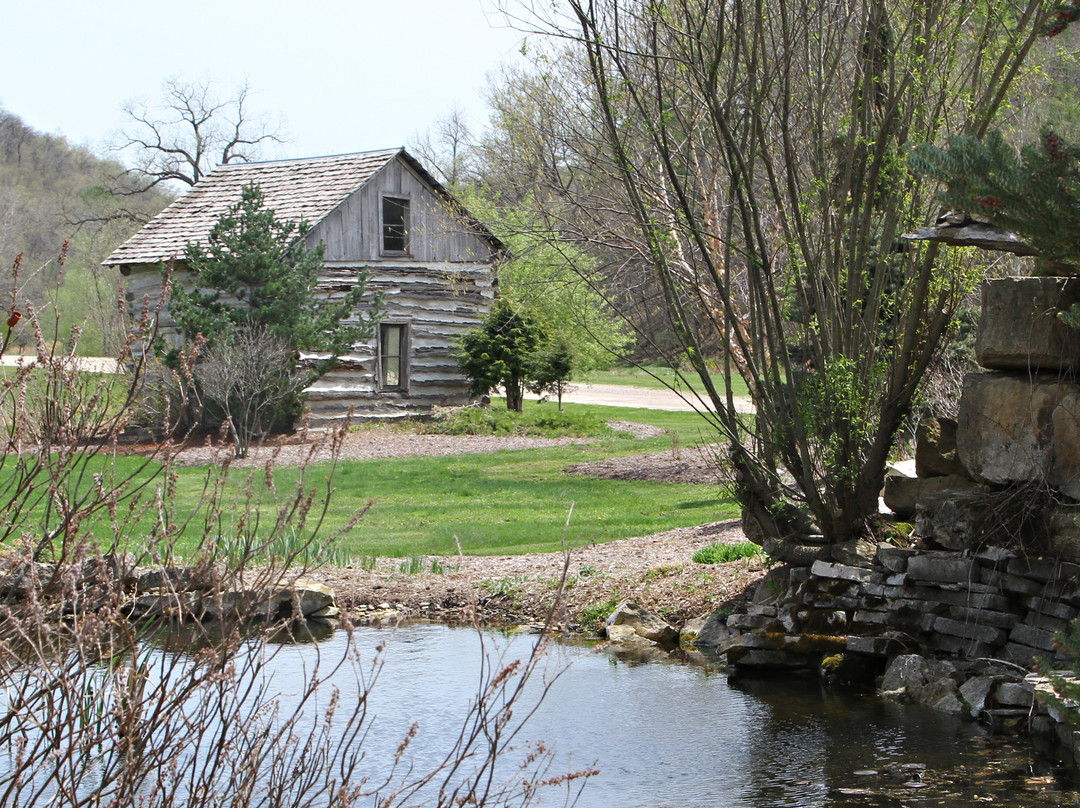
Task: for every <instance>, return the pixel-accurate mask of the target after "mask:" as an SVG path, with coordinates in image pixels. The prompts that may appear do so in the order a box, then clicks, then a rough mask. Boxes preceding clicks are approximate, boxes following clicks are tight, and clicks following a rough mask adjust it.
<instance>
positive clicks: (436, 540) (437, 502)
mask: <svg viewBox="0 0 1080 808" xmlns="http://www.w3.org/2000/svg"><path fill="white" fill-rule="evenodd" d="M527 406H534V407H552V408H554V406H555V405H554V404H550V403H548V404H537V403H535V402H530V403H529V404H528V405H527ZM565 406H566V407H568V408H579V409H581V410H589V411H592V412H594V413H596V414H597V415H599V416H600V417H601V418H604V419H610V418H614V419H619V420H628V421H636V422H640V423H649V424H654V425H656V426H660V427H663V428H665V429H669V430H671V434H666V435H664V436H662V437H656V438H649V439H646V440H634V439H631V438H613V439H606V440H602V441H599V442H596V443H592V444H587V445H574V446H565V447H555V448H548V449H527V450H516V451H501V452H494V453H490V454H472V455H454V456H448V457H413V458H400V459H381V460H364V461H348V462H342V463H339V464H338V466H337V468H336V470H335V473H334V477H333V486H334V494H333V497H332V499H331V503H330V508H329V511H328V513H327V518H326V522H325V524H324V526H323V531H324V535H328V534H329V532H330V531H333V530H335V529H336V528H338V527H340V526H342V525H344V524H345V523H346V522H347V520H348V519H349V517H350V516H351V515H352V514H353V513H354V511H355V510H356V509H358V508H361V507H363V506H364V505H365V504H366V503H367V502H368V501H369V500H370V501H373V505H372V507H371V509H370V510H369V511H368V513H367V515H366V516H365V517H364V519H363V520H362V521H361V522H360V524H359V525H357V526H356V527H355V528H354V529H353V530H352V531H351V532H350V533H349V534H348V535H347V536H346V537H345V538H344V541H343V545H342V547H341V553H340V554H339V555H338V558H339V559H340V558H341V557H342V556H347V557H350V558H362V557H367V556H379V557H388V556H389V557H407V556H418V555H448V554H453V553H456V544H455V541H454V537H455V536H456V537H457V539H458V540H459V541H460V542H461V547H462V549H463V550H464V551H465V552H466V553H469V554H476V555H487V554H513V553H526V552H541V551H553V550H558V549H560V548H561V547H562V542H563V538H564V525H565V524H566V519H567V514H568V513H569V511H570V507H571V504H573V506H574V510H573V516H572V518H571V520H570V525H569V528H568V529H566V531H565V538H566V541H567V543H568V544H570V545H579V544H582V543H586V542H590V541H596V542H601V541H610V540H613V539H620V538H626V537H628V536H638V535H643V534H648V533H653V532H657V531H661V530H666V529H670V528H674V527H683V526H688V525H696V524H702V523H704V522H711V521H715V520H718V519H725V518H730V517H733V516H736V515H737V508H736V506H735V504H734V502H733V501H732V500H731V499H730V497H728V496H727V494H726V493H725V492H724V491H723V490H722V489H721V488H720V487H719V486H717V485H685V484H675V483H654V482H635V481H618V480H605V479H599V478H594V477H585V476H579V475H570V474H567V473H566V472H565V469H566V468H567V467H568V466H571V465H573V464H575V463H581V462H585V461H589V460H599V459H603V458H605V457H611V456H615V455H627V454H637V453H641V452H648V451H667V450H671V449H672V448H673V445H675V444H676V442H677V445H678V446H680V447H687V446H691V445H693V444H696V443H700V442H701V441H703V440H710V441H711V440H715V434H714V433H711V432H710V431H709V430H708V424H707V423H706V422H705V421H704V420H703V419H702V418H701V417H700V416H698V415H696V414H694V413H676V412H665V411H660V410H635V409H629V408H623V407H598V406H587V405H565ZM673 436H677V437H673ZM138 460H139V459H138V458H124V457H121V458H117V461H116V462H117V464H118V467H119V468H121V469H127V468H133V467H134V464H135V463H136V462H138ZM329 472H330V466H329V464H321V465H315V466H312V467H311V468H309V469H308V478H307V485H308V487H311V486H318V485H320V484H322V483H323V482H324V481H325V479H326V476H327V475H328V474H329ZM297 474H298V472H297V470H296V469H289V468H281V469H278V470H277V471H276V472H275V484H276V488H277V490H278V491H281V492H288V491H290V490H292V488H293V487H294V486H295V482H296V479H297ZM206 476H207V470H206V469H205V468H179V469H177V516H178V517H179V519H184V518H185V517H186V516H187V515H188V514H190V513H191V512H192V511H193V510H195V508H196V507H197V506H198V502H199V499H200V497H201V495H202V492H203V489H204V482H205V480H206ZM249 479H251V480H252V481H253V482H254V485H255V487H256V488H257V489H261V486H262V484H263V471H262V469H257V470H255V471H254V473H252V472H250V471H248V470H243V469H236V470H233V471H232V477H231V481H230V483H229V486H230V489H229V493H228V495H227V496H226V500H225V501H226V505H225V508H224V511H225V513H226V521H227V523H228V525H227V527H226V529H225V533H226V534H228V533H229V530H230V526H231V520H233V519H235V518H236V514H238V513H240V511H241V508H240V507H239V505H234V502H236V501H238V500H240V499H242V497H243V495H242V493H241V492H242V490H243V488H244V486H245V484H246V483H247V481H248V480H249ZM150 518H151V517H150V516H149V515H148V516H147V517H146V520H149V519H150ZM270 518H272V517H271V516H270V512H269V506H267V507H266V509H265V510H264V513H263V515H262V521H263V523H264V524H265V523H268V522H269V521H270ZM202 524H203V518H202V517H200V518H197V519H195V520H193V524H192V525H191V527H189V529H188V531H187V532H186V533H185V534H184V535H183V536H182V537H181V538H180V540H179V547H178V548H177V550H178V552H179V553H180V554H183V555H189V554H190V553H191V552H192V551H193V550H194V546H195V543H196V541H197V539H198V531H199V530H200V529H201V528H200V525H202ZM98 529H99V530H101V529H103V526H102V527H99V528H98ZM139 535H140V531H139V530H133V531H130V532H129V534H128V536H129V538H130V541H131V542H132V548H133V549H135V548H136V546H137V545H138V544H139Z"/></svg>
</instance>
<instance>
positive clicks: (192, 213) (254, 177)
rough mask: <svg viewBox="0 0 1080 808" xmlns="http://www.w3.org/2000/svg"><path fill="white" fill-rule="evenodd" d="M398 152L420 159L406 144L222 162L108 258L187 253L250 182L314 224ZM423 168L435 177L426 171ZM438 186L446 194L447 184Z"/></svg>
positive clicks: (125, 260) (132, 260) (288, 216)
mask: <svg viewBox="0 0 1080 808" xmlns="http://www.w3.org/2000/svg"><path fill="white" fill-rule="evenodd" d="M398 155H401V156H403V157H404V158H405V159H406V160H407V161H408V162H409V164H410V165H414V166H417V165H418V164H417V163H416V162H415V160H414V159H413V158H412V157H410V156H409V155H408V154H407V153H406V152H405V151H404V149H388V150H383V151H371V152H360V153H358V154H342V155H337V156H334V157H315V158H311V159H306V160H276V161H273V162H267V163H232V164H229V165H223V166H219V167H218V168H216V169H214V170H213V171H212V172H210V174H208V175H207V176H206V177H204V178H203V179H202V180H200V181H199V182H198V183H197V184H196V185H194V186H193V187H192V188H191V190H190V191H188V192H187V193H186V194H184V195H183V196H181V197H180V198H179V199H177V200H176V201H175V202H173V203H172V204H171V205H169V206H168V207H167V208H165V210H163V211H162V212H161V213H159V214H158V215H157V216H156V217H154V219H153V220H152V221H150V222H149V223H148V224H147V225H146V226H145V227H143V229H142V230H140V231H139V232H138V233H136V234H135V235H134V236H132V237H131V238H129V239H128V240H127V241H126V242H124V243H123V244H122V245H121V246H120V247H118V248H117V249H116V250H114V251H113V253H112V254H111V255H110V256H109V257H108V258H106V259H105V260H104V261H103V262H102V263H103V264H104V265H106V266H116V265H119V264H158V263H164V262H167V261H170V260H173V259H176V258H182V257H183V255H184V248H185V246H186V245H187V244H188V242H205V241H206V237H207V236H208V235H209V233H210V229H211V228H212V227H213V226H214V224H215V223H216V222H217V220H218V219H219V218H220V217H221V215H222V214H223V213H225V212H226V210H228V208H229V207H230V206H231V205H235V204H236V203H237V202H238V201H240V192H241V189H242V188H243V187H244V186H246V185H252V184H255V185H258V186H259V187H260V188H261V189H262V192H263V196H264V198H265V205H266V207H267V208H270V209H272V210H273V211H274V213H275V215H276V216H277V217H278V218H279V219H284V220H287V221H297V222H299V221H301V220H304V221H307V222H308V224H310V225H312V226H314V225H316V224H318V223H319V222H320V221H321V220H322V219H324V218H325V217H326V216H328V215H329V214H330V213H331V212H332V211H333V210H334V209H335V208H336V207H337V206H338V205H340V204H341V203H342V202H344V201H345V200H346V199H347V198H348V197H350V196H351V195H352V194H353V193H355V192H356V191H357V190H359V189H360V188H361V187H362V186H363V185H364V184H365V183H366V182H367V181H368V180H369V179H371V177H372V176H374V175H375V173H376V172H378V171H379V170H380V169H381V168H382V167H383V166H385V165H386V164H387V163H389V162H390V161H391V160H393V159H394V158H395V157H397V156H398ZM421 170H422V169H421ZM423 174H424V175H425V179H428V180H430V181H432V182H434V180H433V179H431V177H430V175H427V172H426V171H425V172H423ZM435 185H436V186H438V183H435ZM438 191H439V192H441V193H442V194H446V191H445V190H444V189H442V188H441V186H439V187H438Z"/></svg>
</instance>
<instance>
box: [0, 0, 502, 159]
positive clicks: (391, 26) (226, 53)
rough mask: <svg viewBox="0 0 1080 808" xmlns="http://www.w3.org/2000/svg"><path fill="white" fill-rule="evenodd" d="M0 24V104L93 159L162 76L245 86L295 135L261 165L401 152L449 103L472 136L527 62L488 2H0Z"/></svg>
mask: <svg viewBox="0 0 1080 808" xmlns="http://www.w3.org/2000/svg"><path fill="white" fill-rule="evenodd" d="M0 30H2V31H3V45H2V46H0V107H3V108H4V109H5V110H7V111H8V112H11V113H14V114H15V115H18V116H19V117H20V118H22V120H23V121H24V122H25V123H26V124H27V125H29V126H31V127H33V128H34V129H37V130H39V131H42V132H47V133H50V134H61V135H64V136H65V137H67V139H68V140H69V141H70V142H72V143H74V144H79V145H84V146H88V147H90V148H92V149H94V150H95V151H97V152H99V153H101V152H102V151H103V150H104V149H105V148H106V147H107V146H108V144H109V143H110V141H113V142H115V138H116V133H117V132H118V131H119V130H120V128H121V127H122V126H123V124H124V117H123V113H122V108H123V106H124V104H125V102H128V101H131V100H140V99H141V100H145V101H149V102H153V101H155V100H156V99H159V98H160V97H161V95H162V83H163V81H164V80H165V79H166V78H169V77H179V78H181V79H187V80H197V81H202V80H209V81H211V82H212V83H213V85H214V87H215V88H217V89H218V90H220V91H221V93H222V94H223V95H226V96H227V95H231V94H234V93H235V91H236V89H237V87H239V86H241V85H242V84H243V83H244V82H245V81H246V82H247V83H248V85H249V86H250V88H251V91H252V94H251V96H250V108H251V109H252V110H253V111H254V112H258V113H262V114H265V115H268V116H269V117H270V118H272V119H275V120H276V119H280V120H281V121H282V123H283V130H284V132H285V133H286V134H287V135H288V136H289V141H290V142H288V143H286V144H284V145H281V146H276V147H273V148H271V149H270V151H269V153H267V154H266V155H265V156H266V157H269V158H291V157H314V156H320V155H329V154H343V153H348V152H357V151H367V150H371V149H383V148H392V147H396V146H403V145H407V144H408V143H409V142H410V141H412V140H414V138H415V136H416V135H417V134H420V133H423V132H425V131H426V130H428V129H429V128H430V127H431V126H432V125H433V124H434V122H435V121H436V120H437V119H438V118H440V117H445V116H447V115H448V114H449V113H450V112H451V110H452V109H454V108H455V107H456V108H458V109H460V110H461V111H462V112H464V113H465V115H466V118H467V120H468V121H469V122H470V126H471V127H472V128H473V129H477V128H480V127H481V126H482V125H483V122H484V121H485V120H486V117H487V116H486V111H485V105H484V101H483V97H484V89H485V87H486V85H487V78H486V77H487V75H488V74H489V72H492V71H495V70H497V69H498V68H499V66H500V64H502V63H513V62H514V61H515V60H518V61H519V62H520V60H521V59H522V58H523V57H521V56H520V54H519V50H520V47H521V43H522V40H523V35H522V34H521V33H519V32H517V31H514V30H512V29H510V28H508V27H506V26H505V24H504V23H503V22H502V20H501V18H500V17H499V16H498V15H497V13H495V12H494V11H493V9H492V3H491V2H490V0H352V2H349V0H305V2H303V3H296V2H285V1H284V0H261V2H259V1H257V0H179V2H162V1H161V0H140V2H133V1H132V0H94V2H86V0H0Z"/></svg>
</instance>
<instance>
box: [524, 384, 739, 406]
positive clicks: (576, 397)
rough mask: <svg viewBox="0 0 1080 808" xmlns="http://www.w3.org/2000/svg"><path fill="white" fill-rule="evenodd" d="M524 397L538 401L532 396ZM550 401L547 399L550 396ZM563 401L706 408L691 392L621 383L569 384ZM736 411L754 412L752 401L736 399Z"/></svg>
mask: <svg viewBox="0 0 1080 808" xmlns="http://www.w3.org/2000/svg"><path fill="white" fill-rule="evenodd" d="M525 395H526V397H527V398H533V399H535V398H538V396H535V395H533V394H532V393H526V394H525ZM549 398H550V396H549ZM563 401H566V402H569V403H571V404H602V405H604V406H607V407H638V408H640V409H645V410H671V411H673V412H696V411H699V410H704V409H706V407H705V404H704V402H702V401H701V400H700V399H698V398H697V396H695V395H694V394H693V393H685V394H683V393H676V392H675V391H674V390H652V389H649V388H646V387H631V386H628V385H622V384H586V383H575V384H571V385H570V386H569V388H568V389H567V392H565V393H564V394H563ZM735 409H736V410H737V411H738V412H747V413H749V412H753V411H754V405H753V402H751V400H750V399H749V398H747V397H744V396H739V397H737V398H736V399H735Z"/></svg>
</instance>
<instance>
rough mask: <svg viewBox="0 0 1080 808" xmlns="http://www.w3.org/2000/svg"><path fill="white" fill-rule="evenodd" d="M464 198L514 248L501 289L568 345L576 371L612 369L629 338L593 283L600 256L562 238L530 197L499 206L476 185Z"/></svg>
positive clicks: (556, 339) (502, 275) (501, 272)
mask: <svg viewBox="0 0 1080 808" xmlns="http://www.w3.org/2000/svg"><path fill="white" fill-rule="evenodd" d="M463 198H464V200H465V204H466V206H467V207H468V208H469V210H470V211H472V212H473V213H475V214H476V215H477V216H478V217H479V218H480V219H481V220H482V221H484V223H485V224H486V225H487V226H488V227H490V228H491V230H492V231H493V232H494V233H495V234H496V235H497V236H498V237H499V238H500V239H502V240H503V242H504V243H505V244H506V245H507V246H508V247H509V248H510V256H511V258H510V260H509V261H507V262H505V263H503V264H502V265H501V266H500V267H499V288H500V290H501V291H502V293H503V294H504V295H505V296H507V297H509V298H510V299H511V300H514V301H515V302H516V303H517V304H518V306H519V308H520V310H521V311H523V312H525V313H527V315H528V316H529V317H530V318H531V319H532V320H534V321H535V322H538V323H540V324H541V326H542V327H543V329H544V331H545V332H546V333H547V334H548V335H549V338H550V339H551V341H552V342H553V343H556V344H562V345H563V346H565V347H564V350H565V351H566V353H568V354H569V355H570V356H571V357H572V362H573V370H574V372H575V373H587V372H588V371H590V370H594V369H598V368H606V367H609V366H610V365H611V363H612V362H613V361H614V360H615V359H616V358H617V357H618V356H619V355H620V354H621V353H622V352H623V350H624V349H625V348H626V347H627V345H628V344H629V343H630V342H631V336H630V335H629V334H628V333H627V329H626V327H625V325H624V322H623V319H622V318H621V317H620V316H619V315H618V314H617V313H616V312H615V311H613V310H612V308H611V306H610V305H609V304H608V303H607V301H606V300H605V297H604V295H602V294H601V293H600V292H599V291H598V289H597V286H595V285H594V284H595V283H596V277H595V276H596V273H597V264H598V262H597V261H596V259H595V258H592V257H590V256H589V255H587V254H586V253H585V252H584V250H581V249H579V248H578V247H576V246H574V245H573V244H571V243H570V242H568V241H560V240H559V239H558V238H557V234H556V233H553V232H552V231H551V229H550V228H549V227H547V226H546V225H545V224H544V223H543V221H542V220H541V219H540V216H539V214H538V212H537V206H536V202H535V200H534V199H533V198H532V197H531V196H530V195H527V196H526V197H525V198H524V199H523V200H521V201H519V202H516V203H514V204H501V201H500V200H498V199H494V198H492V197H489V196H486V195H485V194H484V192H483V191H482V190H480V189H479V188H478V187H476V186H474V187H472V188H469V189H467V190H466V191H465V192H464V195H463ZM568 378H569V377H568Z"/></svg>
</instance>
